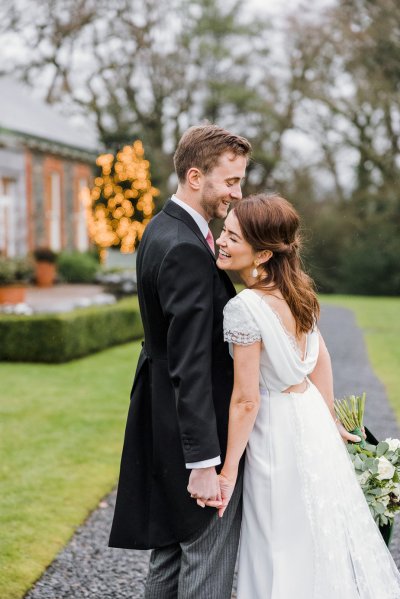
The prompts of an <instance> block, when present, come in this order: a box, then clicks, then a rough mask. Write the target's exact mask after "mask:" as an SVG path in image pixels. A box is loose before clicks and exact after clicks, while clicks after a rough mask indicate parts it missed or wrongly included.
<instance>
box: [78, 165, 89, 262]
mask: <svg viewBox="0 0 400 599" xmlns="http://www.w3.org/2000/svg"><path fill="white" fill-rule="evenodd" d="M88 193H89V188H88V182H87V180H86V179H85V178H83V177H81V178H79V179H78V201H77V203H76V204H75V205H76V207H77V208H76V212H75V227H76V235H75V239H76V249H77V250H79V251H80V252H86V251H87V250H88V249H89V236H88V226H87V215H86V201H87V199H88V197H87V196H88Z"/></svg>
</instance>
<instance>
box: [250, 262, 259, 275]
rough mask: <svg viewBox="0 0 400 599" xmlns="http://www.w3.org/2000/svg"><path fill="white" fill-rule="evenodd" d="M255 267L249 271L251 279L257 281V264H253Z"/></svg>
mask: <svg viewBox="0 0 400 599" xmlns="http://www.w3.org/2000/svg"><path fill="white" fill-rule="evenodd" d="M254 264H255V266H254V268H253V270H252V271H251V276H252V277H253V279H258V270H257V267H258V262H254Z"/></svg>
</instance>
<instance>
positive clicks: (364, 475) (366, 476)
mask: <svg viewBox="0 0 400 599" xmlns="http://www.w3.org/2000/svg"><path fill="white" fill-rule="evenodd" d="M370 476H371V473H370V472H368V470H365V472H362V473H361V474H360V475H359V476H358V482H359V483H360V485H365V483H366V482H367V480H368V479H369V477H370Z"/></svg>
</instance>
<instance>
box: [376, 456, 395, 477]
mask: <svg viewBox="0 0 400 599" xmlns="http://www.w3.org/2000/svg"><path fill="white" fill-rule="evenodd" d="M394 473H395V467H394V466H393V464H391V463H390V462H389V460H387V459H386V458H385V456H381V457H380V458H378V476H377V477H376V478H377V479H378V480H385V479H390V478H393V475H394Z"/></svg>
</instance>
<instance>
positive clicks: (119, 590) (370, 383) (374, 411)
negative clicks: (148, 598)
mask: <svg viewBox="0 0 400 599" xmlns="http://www.w3.org/2000/svg"><path fill="white" fill-rule="evenodd" d="M320 328H321V330H322V333H323V335H324V337H325V341H326V343H327V345H328V348H329V350H330V353H331V356H332V359H333V369H334V375H335V391H336V396H337V397H341V396H343V395H347V394H350V393H360V392H362V391H364V390H365V391H366V392H367V398H368V399H367V410H366V418H365V420H366V424H367V426H369V427H370V428H371V430H372V432H373V433H374V434H375V436H376V437H378V438H385V437H388V436H392V437H399V438H400V430H399V428H398V426H397V425H396V422H395V417H394V415H393V412H392V410H391V408H390V407H389V405H388V402H387V398H386V394H385V389H384V387H383V385H382V384H381V383H380V381H379V380H378V379H377V378H376V377H375V375H374V374H373V372H372V369H371V366H370V365H369V362H368V358H367V354H366V351H365V346H364V341H363V337H362V333H361V331H360V330H359V329H358V328H357V326H356V324H355V319H354V316H353V314H352V312H350V311H349V310H346V309H344V308H337V307H333V306H329V307H324V309H323V315H322V319H321V327H320ZM114 501H115V493H112V494H111V495H110V496H109V497H107V498H106V499H105V500H103V501H102V502H101V503H100V505H99V508H98V509H97V510H95V511H94V512H93V513H92V515H91V516H90V517H89V518H88V520H87V521H86V522H85V524H83V525H82V526H81V527H80V528H79V529H78V531H77V532H76V534H75V535H74V537H73V538H72V540H71V542H70V543H69V544H68V545H67V546H66V547H65V549H64V550H63V551H62V552H61V553H60V554H59V555H58V557H57V558H56V559H55V560H54V562H53V563H52V564H51V566H50V567H49V568H48V569H47V571H46V572H45V573H44V574H43V576H42V578H41V579H40V580H39V581H38V582H37V583H36V585H35V586H34V587H33V589H32V590H31V591H30V592H29V593H28V594H27V595H26V599H84V598H89V599H140V598H142V597H143V589H144V582H145V577H146V571H147V563H148V559H149V552H147V551H124V550H120V549H109V548H108V547H107V542H108V533H109V529H110V524H111V518H112V514H113V505H114ZM399 524H400V523H399ZM391 551H392V553H393V556H394V558H395V560H396V563H397V565H398V567H400V528H399V526H397V527H396V530H395V534H394V538H393V541H392V545H391ZM160 599H162V597H160Z"/></svg>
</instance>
